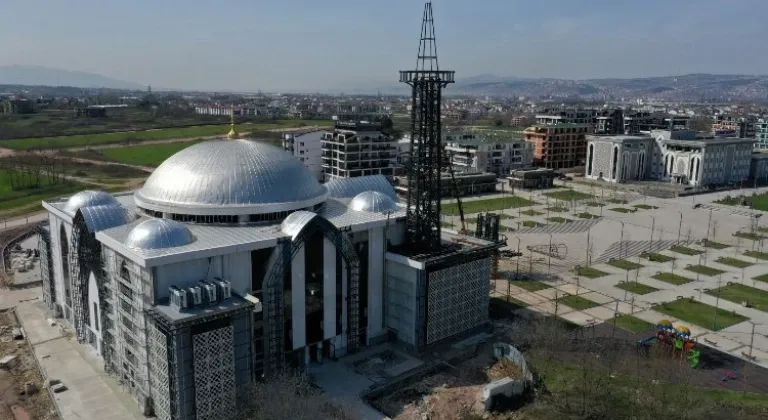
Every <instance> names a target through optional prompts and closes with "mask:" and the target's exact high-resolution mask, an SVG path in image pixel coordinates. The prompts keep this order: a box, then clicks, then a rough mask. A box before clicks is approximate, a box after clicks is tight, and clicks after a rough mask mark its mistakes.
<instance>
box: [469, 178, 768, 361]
mask: <svg viewBox="0 0 768 420" xmlns="http://www.w3.org/2000/svg"><path fill="white" fill-rule="evenodd" d="M574 189H575V190H577V191H580V192H584V193H588V194H594V195H596V196H597V201H599V200H600V194H601V193H600V190H599V189H598V190H597V191H595V190H593V189H592V188H589V187H583V186H578V185H575V186H574ZM763 190H764V189H763ZM753 191H754V190H751V189H748V190H742V191H731V192H720V193H716V194H707V195H697V196H695V197H683V198H675V199H659V198H653V197H643V196H642V195H640V194H635V193H629V194H626V195H624V194H622V193H621V192H614V191H610V192H608V191H605V192H603V200H604V201H605V205H604V206H602V207H600V206H597V205H595V204H596V203H595V202H593V200H591V199H586V200H583V201H581V202H578V203H573V202H557V203H556V202H555V201H554V200H552V199H549V200H547V196H546V195H544V194H546V191H543V192H534V193H527V192H525V193H521V194H520V195H521V196H523V197H525V198H530V199H531V200H533V201H534V202H536V203H537V204H535V205H534V206H532V207H525V208H522V209H509V210H505V211H503V212H502V213H503V214H505V215H507V216H505V217H504V218H503V220H502V224H503V225H504V226H506V227H508V228H512V229H514V230H510V231H508V232H506V233H505V234H506V236H507V245H508V247H509V248H510V249H517V248H518V247H519V249H520V250H521V251H522V253H523V255H522V257H520V260H519V261H517V260H516V259H514V258H512V259H506V260H505V261H503V262H502V264H501V270H502V273H501V276H503V277H504V278H511V277H514V276H515V275H519V276H520V277H529V278H534V279H537V280H539V281H541V282H543V284H544V286H542V287H547V288H538V289H539V290H525V289H522V288H520V287H516V286H509V284H508V283H509V282H508V281H506V280H495V287H494V289H495V290H494V291H493V293H494V295H496V296H501V295H507V294H509V295H510V296H511V297H512V298H513V299H514V300H516V301H518V302H522V303H523V305H525V306H527V308H526V310H533V311H537V312H541V313H548V314H552V313H554V311H555V310H557V315H558V316H559V317H561V318H563V319H566V320H568V321H571V322H573V323H576V324H580V325H589V324H593V323H600V322H603V321H606V320H609V319H611V318H613V317H614V315H615V314H616V313H620V314H631V315H633V316H635V317H637V318H640V319H642V320H645V321H648V322H650V323H652V324H656V323H658V321H659V320H661V319H670V320H672V321H673V322H674V323H675V324H683V325H686V326H688V327H689V328H690V329H691V331H692V335H693V336H694V337H695V338H696V339H697V340H698V341H699V343H701V344H704V345H707V346H711V347H714V348H717V349H719V350H722V351H725V352H728V353H729V354H732V355H734V356H736V357H739V358H742V359H747V358H748V355H749V354H750V351H751V355H752V361H753V362H754V363H756V364H759V365H761V366H764V367H768V313H767V312H765V311H763V310H759V309H757V308H754V307H747V306H746V305H744V303H745V302H732V301H729V300H727V299H725V298H718V296H713V295H712V294H709V293H707V292H708V291H710V292H711V293H714V292H712V291H714V290H716V289H718V288H720V287H723V286H726V285H728V284H729V283H732V284H740V285H744V286H748V287H751V288H754V289H759V290H761V291H765V292H767V293H768V279H766V280H765V281H763V280H755V279H754V278H755V277H758V276H761V275H764V274H768V260H764V259H760V258H758V257H755V256H754V255H759V256H760V257H763V258H765V257H768V254H756V253H751V254H750V255H751V256H747V255H745V253H746V252H749V251H754V252H756V251H763V249H762V245H763V244H762V243H761V241H754V240H751V239H746V238H740V237H737V236H734V234H735V233H737V232H752V231H753V228H754V227H755V226H756V225H755V221H756V222H757V224H758V225H763V226H766V227H768V217H766V218H765V220H763V219H761V218H760V216H757V217H755V215H760V214H762V213H765V212H760V211H751V210H749V209H745V208H738V207H731V206H724V205H720V204H716V203H714V201H716V200H718V199H720V198H722V197H723V196H725V195H726V194H731V195H737V194H740V193H741V194H752V192H753ZM760 192H763V191H762V190H761V191H760ZM609 198H610V199H611V200H613V201H614V202H607V201H608V199H609ZM622 201H625V202H622ZM590 202H592V206H590V205H589V204H590ZM563 207H564V208H565V209H564V208H563ZM553 209H555V210H559V211H553ZM614 209H625V210H619V211H617V210H614ZM527 210H534V211H535V212H538V213H541V214H534V213H532V212H529V214H530V215H526V214H525V212H526V211H527ZM562 210H566V211H562ZM585 213H590V214H592V215H596V216H599V217H598V218H597V219H585V218H581V217H579V215H582V216H585V215H584V214H585ZM472 216H473V215H470V216H469V217H472ZM552 217H557V218H562V219H567V220H568V221H567V222H565V223H557V222H553V221H552V219H551V218H552ZM520 218H522V220H521V219H520ZM523 220H525V221H532V222H535V223H537V224H538V226H537V227H524V226H523V225H522V222H523ZM556 220H561V219H556ZM760 222H762V223H760ZM518 223H519V224H518ZM528 224H529V225H530V223H528ZM518 226H519V227H520V228H519V229H518ZM708 227H709V228H708ZM757 233H760V232H757ZM766 236H768V233H766ZM706 240H709V241H710V243H711V242H716V243H715V244H713V245H712V246H710V247H705V246H703V243H705V242H706ZM550 244H551V247H550ZM529 247H532V250H529ZM675 247H679V248H675ZM548 249H552V250H553V252H552V253H548V252H547V250H548ZM674 250H677V251H678V252H675V251H674ZM766 251H768V249H767V250H766ZM648 252H652V253H654V254H658V255H660V256H654V258H653V259H654V260H655V261H651V260H650V259H649V258H645V257H643V256H641V254H644V253H648ZM734 259H735V260H737V261H736V262H735V263H736V264H739V265H741V267H736V266H733V265H729V264H725V263H724V262H731V263H732V264H733V263H734V262H733V260H734ZM588 260H589V261H590V264H587V261H588ZM612 260H623V261H619V262H618V263H619V264H617V262H616V261H613V264H616V265H621V264H624V263H625V262H629V263H634V264H639V265H641V267H639V268H637V269H629V270H626V269H625V267H623V266H620V267H617V266H615V265H612V264H609V263H611V262H612ZM660 261H664V262H660ZM587 265H589V268H590V270H591V269H594V270H597V271H598V273H595V272H590V273H585V272H582V273H584V274H590V275H589V276H587V275H577V274H576V273H575V271H576V270H575V269H576V268H577V267H585V266H587ZM688 266H704V267H705V268H704V269H703V271H704V272H705V273H706V274H702V273H701V272H696V271H692V270H690V269H689V267H688ZM633 267H636V266H633ZM693 269H694V270H696V268H695V267H693ZM699 271H702V270H699ZM659 273H670V274H674V275H676V276H681V277H684V278H685V279H686V280H689V282H687V283H685V284H679V285H678V284H673V283H670V282H668V281H662V280H658V279H656V278H654V276H657V275H658V274H659ZM715 273H716V274H715ZM597 275H600V276H599V277H596V276H597ZM666 275H669V274H666ZM766 277H768V276H766ZM513 284H514V283H513ZM748 290H752V289H748ZM567 295H578V296H579V297H582V298H584V299H587V300H589V301H590V304H589V305H587V306H592V307H589V308H586V309H584V308H582V309H579V308H571V307H568V306H567V305H566V304H564V303H560V302H558V304H557V305H556V304H555V300H556V299H559V298H562V297H563V296H567ZM766 296H768V295H766ZM678 299H683V300H688V301H690V302H701V303H704V304H707V305H711V306H712V307H717V308H720V309H723V310H725V311H727V312H729V313H731V314H733V315H734V316H735V317H738V316H739V315H740V316H743V317H745V319H747V320H745V321H743V322H738V323H735V324H734V325H729V326H726V327H724V328H719V329H718V331H713V330H712V329H711V328H712V327H714V326H713V325H703V326H702V325H696V324H694V323H692V322H690V321H689V320H685V319H676V318H675V317H672V316H670V315H668V314H663V313H661V312H659V311H658V310H657V309H659V307H658V305H660V304H662V303H669V302H675V301H677V300H678ZM763 309H765V308H763ZM712 311H713V312H715V310H714V309H713V310H712ZM718 313H719V312H718ZM753 324H754V334H753V333H752V330H753ZM707 327H709V328H707ZM750 344H751V348H750Z"/></svg>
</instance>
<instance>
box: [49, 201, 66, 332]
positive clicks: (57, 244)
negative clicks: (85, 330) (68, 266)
mask: <svg viewBox="0 0 768 420" xmlns="http://www.w3.org/2000/svg"><path fill="white" fill-rule="evenodd" d="M48 223H49V224H48V226H49V227H50V232H51V253H52V254H53V279H52V280H53V282H54V288H55V290H56V303H57V304H58V305H60V306H61V307H62V309H63V308H64V305H65V302H66V299H65V297H66V295H65V286H64V270H63V263H62V251H63V250H62V247H61V237H60V232H61V226H62V225H64V231H65V232H66V234H67V246H70V247H71V243H72V225H71V224H70V223H69V222H68V221H65V220H62V219H59V218H58V217H56V216H55V215H54V214H52V213H49V214H48ZM70 254H71V250H70ZM70 315H71V308H70ZM68 321H70V322H71V316H70V319H69V320H68Z"/></svg>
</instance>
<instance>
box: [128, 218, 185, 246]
mask: <svg viewBox="0 0 768 420" xmlns="http://www.w3.org/2000/svg"><path fill="white" fill-rule="evenodd" d="M194 240H195V237H194V236H193V235H192V232H190V231H189V229H187V227H186V226H184V224H183V223H179V222H177V221H175V220H169V219H149V220H145V221H143V222H141V223H139V224H138V225H136V226H135V227H134V228H133V229H131V231H130V232H129V233H128V238H126V240H125V246H127V247H128V248H134V249H160V248H175V247H177V246H184V245H187V244H190V243H192V242H193V241H194Z"/></svg>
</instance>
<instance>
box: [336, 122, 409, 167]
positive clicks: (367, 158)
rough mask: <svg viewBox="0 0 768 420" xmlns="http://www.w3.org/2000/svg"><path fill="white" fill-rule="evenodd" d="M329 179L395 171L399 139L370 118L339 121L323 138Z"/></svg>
mask: <svg viewBox="0 0 768 420" xmlns="http://www.w3.org/2000/svg"><path fill="white" fill-rule="evenodd" d="M322 149H323V150H322V158H323V172H324V176H325V181H326V182H328V181H331V180H334V179H339V178H354V177H358V176H366V175H386V176H389V177H391V176H393V175H394V174H395V166H396V162H397V153H398V143H397V139H395V138H393V137H392V136H391V135H389V134H386V133H384V132H382V131H381V125H380V124H378V123H373V122H368V121H352V122H350V121H337V122H336V126H335V128H334V130H333V131H332V132H327V133H325V135H324V137H323V140H322Z"/></svg>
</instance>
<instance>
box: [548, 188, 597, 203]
mask: <svg viewBox="0 0 768 420" xmlns="http://www.w3.org/2000/svg"><path fill="white" fill-rule="evenodd" d="M544 195H546V196H548V197H550V198H554V199H555V200H562V201H578V200H585V199H587V198H593V196H592V195H589V194H585V193H583V192H579V191H574V190H560V191H552V192H548V193H544Z"/></svg>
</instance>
